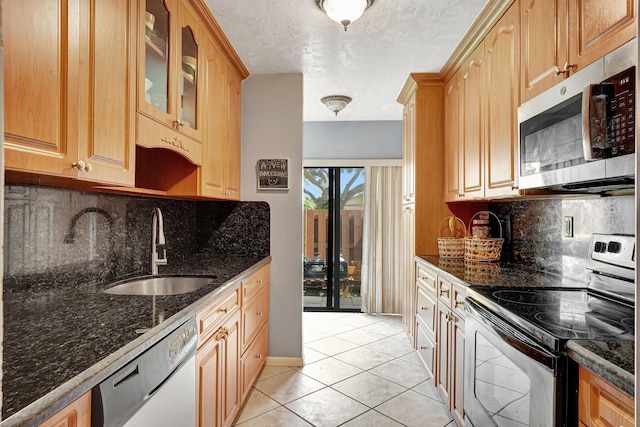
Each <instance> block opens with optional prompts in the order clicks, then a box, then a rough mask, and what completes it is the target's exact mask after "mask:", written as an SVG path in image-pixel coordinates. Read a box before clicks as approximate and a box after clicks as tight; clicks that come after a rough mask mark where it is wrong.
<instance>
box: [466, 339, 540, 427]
mask: <svg viewBox="0 0 640 427" xmlns="http://www.w3.org/2000/svg"><path fill="white" fill-rule="evenodd" d="M475 342H476V349H475V350H476V360H475V378H474V382H475V387H474V389H475V390H474V391H475V398H476V399H477V400H478V401H479V402H480V403H481V404H482V406H483V407H484V409H485V410H486V411H487V414H488V415H489V416H490V417H491V418H492V419H493V421H494V422H495V423H496V425H498V426H510V427H513V426H528V425H529V404H530V397H531V382H530V380H529V377H528V376H527V375H526V374H525V373H524V371H522V370H521V369H520V368H518V366H516V365H515V364H514V363H513V362H511V360H509V359H508V358H507V356H505V355H504V354H503V353H501V352H500V350H498V349H497V348H496V347H494V346H493V345H492V344H491V343H490V342H489V341H488V340H487V339H486V338H484V337H483V336H482V334H480V333H477V334H476V340H475Z"/></svg>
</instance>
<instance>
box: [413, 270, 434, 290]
mask: <svg viewBox="0 0 640 427" xmlns="http://www.w3.org/2000/svg"><path fill="white" fill-rule="evenodd" d="M416 282H419V283H421V284H422V285H423V286H424V287H425V288H426V289H429V290H430V291H431V292H433V293H435V292H436V288H437V283H438V276H436V274H435V273H434V272H432V271H431V270H428V269H426V268H425V267H424V266H422V265H420V264H417V263H416Z"/></svg>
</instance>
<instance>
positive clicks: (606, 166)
mask: <svg viewBox="0 0 640 427" xmlns="http://www.w3.org/2000/svg"><path fill="white" fill-rule="evenodd" d="M636 46H637V43H636V41H635V40H633V41H631V42H629V43H627V44H625V45H623V46H621V47H620V48H618V49H617V50H615V51H614V52H612V53H610V54H609V55H607V56H606V57H604V58H601V59H600V60H598V61H596V62H594V63H592V64H590V65H588V66H586V67H584V68H583V69H582V70H580V71H579V72H577V73H575V74H574V75H573V76H571V77H570V78H568V79H567V80H565V81H563V82H561V83H558V84H557V85H555V86H554V87H552V88H550V89H548V90H547V91H545V92H544V93H542V94H540V95H538V96H537V97H535V98H534V99H532V100H530V101H528V102H526V103H524V104H522V106H520V108H519V109H518V121H519V123H520V127H519V131H520V137H519V140H520V143H519V150H518V152H519V166H520V168H519V169H520V174H519V175H520V176H519V187H520V188H522V189H531V188H558V189H563V190H576V191H585V192H602V191H610V190H616V189H621V188H632V187H633V185H634V182H635V155H634V154H633V153H634V152H635V140H636V135H635V111H634V108H635V86H636V85H635V70H634V69H632V68H631V67H634V66H635V65H636V64H635V62H636V59H635V58H636V56H637V50H636ZM619 73H626V74H623V75H621V76H618V77H619V78H615V79H612V78H613V77H614V76H617V75H618V74H619Z"/></svg>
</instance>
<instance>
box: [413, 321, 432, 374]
mask: <svg viewBox="0 0 640 427" xmlns="http://www.w3.org/2000/svg"><path fill="white" fill-rule="evenodd" d="M416 343H417V350H418V355H419V356H420V358H421V359H422V363H424V366H425V367H426V368H427V370H428V371H429V374H430V375H431V377H433V373H434V372H435V371H434V369H435V360H436V344H435V340H433V339H432V338H431V337H430V336H429V333H428V331H425V329H424V326H423V325H422V324H421V323H420V322H416Z"/></svg>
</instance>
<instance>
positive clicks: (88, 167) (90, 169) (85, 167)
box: [84, 162, 93, 173]
mask: <svg viewBox="0 0 640 427" xmlns="http://www.w3.org/2000/svg"><path fill="white" fill-rule="evenodd" d="M84 170H85V172H87V173H91V171H92V170H93V166H91V163H89V162H87V164H86V165H84Z"/></svg>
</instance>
